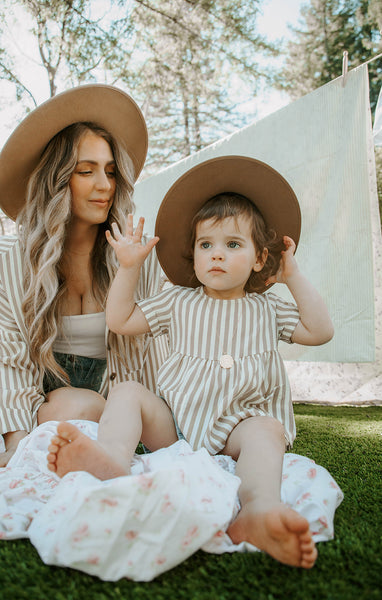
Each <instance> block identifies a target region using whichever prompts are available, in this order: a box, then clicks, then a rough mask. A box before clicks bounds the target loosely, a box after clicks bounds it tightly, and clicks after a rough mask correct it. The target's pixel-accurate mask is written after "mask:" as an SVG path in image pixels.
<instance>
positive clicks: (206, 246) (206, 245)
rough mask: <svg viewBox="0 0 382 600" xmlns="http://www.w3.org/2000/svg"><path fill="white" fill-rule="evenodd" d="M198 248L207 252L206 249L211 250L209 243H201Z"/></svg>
mask: <svg viewBox="0 0 382 600" xmlns="http://www.w3.org/2000/svg"><path fill="white" fill-rule="evenodd" d="M200 247H201V248H203V249H204V250H207V248H211V243H210V242H201V243H200Z"/></svg>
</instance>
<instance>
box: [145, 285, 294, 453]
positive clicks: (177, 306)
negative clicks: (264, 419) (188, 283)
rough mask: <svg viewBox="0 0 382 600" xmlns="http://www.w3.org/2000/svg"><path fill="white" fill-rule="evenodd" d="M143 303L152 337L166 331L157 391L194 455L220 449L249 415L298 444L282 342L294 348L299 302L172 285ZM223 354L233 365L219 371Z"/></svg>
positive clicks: (273, 295) (271, 295) (272, 296)
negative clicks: (272, 421)
mask: <svg viewBox="0 0 382 600" xmlns="http://www.w3.org/2000/svg"><path fill="white" fill-rule="evenodd" d="M138 306H139V307H140V308H141V310H142V311H143V313H144V315H145V317H146V319H147V321H148V323H149V326H150V329H151V333H152V335H153V336H157V335H161V334H163V333H168V336H169V342H170V353H169V357H168V358H167V359H166V360H165V362H164V363H163V365H162V366H161V367H160V369H159V372H158V379H157V394H158V395H159V396H161V397H163V398H165V400H166V402H167V404H168V406H169V407H170V408H171V410H172V411H173V414H174V416H175V419H176V422H177V423H178V425H179V428H180V430H181V431H182V433H183V435H184V436H185V438H186V440H187V441H188V442H189V443H190V445H191V446H192V448H193V449H194V450H197V449H199V448H202V447H204V448H206V449H207V450H208V452H210V454H216V453H218V452H220V451H221V450H222V449H223V448H224V446H225V444H226V440H227V438H228V436H229V434H230V433H231V431H232V430H233V428H234V427H235V426H236V425H237V424H238V423H239V422H240V421H242V420H243V419H246V418H247V417H251V416H271V417H274V418H276V419H278V420H279V421H280V422H281V423H282V424H283V425H284V428H285V435H286V442H287V444H288V445H291V444H292V443H293V440H294V438H295V433H296V430H295V422H294V416H293V407H292V398H291V391H290V385H289V381H288V377H287V374H286V370H285V367H284V363H283V360H282V358H281V356H280V354H279V352H278V349H277V345H278V340H283V341H285V342H288V343H291V336H292V333H293V331H294V329H295V327H296V325H297V323H298V321H299V312H298V309H297V307H296V306H295V305H294V304H292V303H289V302H286V301H285V300H283V299H281V298H279V297H278V296H276V295H275V294H273V293H267V294H256V293H253V294H247V295H246V296H245V297H243V298H238V299H234V300H217V299H214V298H211V297H209V296H207V295H206V294H205V293H204V289H203V287H202V286H201V287H198V288H196V289H193V288H184V287H180V286H174V287H172V288H170V289H166V290H164V291H162V292H160V293H159V294H157V295H155V296H154V297H152V298H147V299H145V300H141V301H140V302H138ZM222 355H229V357H228V358H229V362H230V361H231V358H230V357H232V358H233V361H231V363H233V364H232V366H230V368H223V367H222V366H221V361H220V359H221V357H222ZM223 364H224V361H223Z"/></svg>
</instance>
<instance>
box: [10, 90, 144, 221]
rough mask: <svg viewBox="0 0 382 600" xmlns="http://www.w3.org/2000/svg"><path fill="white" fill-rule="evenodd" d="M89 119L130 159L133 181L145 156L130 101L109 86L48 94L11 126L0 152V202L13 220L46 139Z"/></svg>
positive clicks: (139, 117)
mask: <svg viewBox="0 0 382 600" xmlns="http://www.w3.org/2000/svg"><path fill="white" fill-rule="evenodd" d="M81 121H88V122H93V123H95V124H96V125H98V126H100V127H102V128H103V129H105V130H106V131H108V132H109V133H111V135H112V136H113V137H114V138H115V139H117V140H119V142H120V143H122V145H123V146H124V148H125V149H126V151H127V152H128V154H129V156H130V158H131V159H132V161H133V164H134V169H135V180H136V179H137V178H138V176H139V174H140V172H141V170H142V168H143V165H144V162H145V159H146V154H147V146H148V136H147V128H146V123H145V120H144V117H143V114H142V112H141V110H140V108H139V107H138V105H137V104H136V103H135V101H134V100H133V99H132V98H131V96H129V95H128V94H126V93H125V92H123V91H122V90H120V89H118V88H116V87H114V86H110V85H99V84H91V85H82V86H79V87H76V88H73V89H71V90H68V91H66V92H62V93H61V94H58V95H57V96H54V97H53V98H50V99H49V100H47V101H46V102H44V103H43V104H40V105H39V106H38V107H37V108H36V109H34V110H33V111H32V112H31V113H30V114H29V115H27V116H26V117H25V119H24V120H23V121H22V122H21V123H20V125H18V127H16V129H15V130H14V131H13V133H12V134H11V135H10V137H9V138H8V140H7V142H6V143H5V145H4V147H3V149H2V151H1V153H0V206H1V208H2V210H3V211H4V212H5V213H6V214H7V215H8V216H9V217H10V218H11V219H15V218H16V217H17V214H18V213H19V211H20V210H21V208H22V207H23V205H24V203H25V191H26V186H27V183H28V179H29V177H30V175H31V173H32V171H33V170H34V168H35V167H36V166H37V164H38V161H39V160H40V157H41V154H42V152H43V150H44V148H45V147H46V145H47V143H48V142H49V140H51V139H52V137H53V136H55V135H56V134H57V133H58V132H59V131H61V130H62V129H64V128H65V127H68V126H69V125H71V124H73V123H77V122H81Z"/></svg>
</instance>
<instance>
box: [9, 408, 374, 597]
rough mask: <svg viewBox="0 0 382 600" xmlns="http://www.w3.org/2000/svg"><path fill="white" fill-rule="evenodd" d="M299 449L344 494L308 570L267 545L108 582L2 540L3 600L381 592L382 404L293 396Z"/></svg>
mask: <svg viewBox="0 0 382 600" xmlns="http://www.w3.org/2000/svg"><path fill="white" fill-rule="evenodd" d="M295 414H296V421H297V440H296V442H295V445H294V448H293V452H295V453H298V454H304V455H305V456H309V457H310V458H313V459H314V460H315V461H316V462H317V463H318V464H320V465H322V466H324V467H325V468H326V469H328V471H329V472H330V473H331V474H332V475H333V477H334V478H335V479H336V481H337V483H338V484H339V485H340V487H341V488H342V490H343V492H344V494H345V499H344V501H343V502H342V504H341V505H340V507H339V508H338V509H337V512H336V517H335V539H334V540H332V541H330V542H322V543H319V544H318V550H319V558H318V560H317V563H316V565H315V567H314V568H313V569H312V570H310V571H304V570H300V569H293V568H289V567H286V566H284V565H281V564H279V563H277V562H276V561H274V560H273V559H271V558H270V557H268V556H266V555H265V554H262V553H253V554H250V553H248V554H239V553H236V554H223V555H211V554H206V553H204V552H202V551H200V552H198V553H196V554H195V555H194V556H192V557H191V558H189V559H188V560H187V561H186V562H184V563H183V564H181V565H179V566H178V567H176V568H175V569H173V570H172V571H169V572H167V573H164V574H163V575H161V576H160V577H158V578H157V579H155V580H154V581H152V582H149V583H137V582H134V581H127V580H121V581H119V582H117V583H109V582H104V581H101V580H99V579H96V578H94V577H91V576H89V575H85V574H84V573H81V572H79V571H74V570H72V569H66V568H58V567H50V566H47V565H44V564H43V563H42V562H41V560H40V558H39V556H38V554H37V552H36V550H35V549H34V547H33V546H32V545H31V544H30V543H29V542H28V541H27V540H15V541H2V542H0V599H1V600H19V599H24V598H25V600H37V599H47V600H48V599H49V600H77V599H78V600H79V599H81V600H82V599H84V600H85V598H86V599H87V600H93V599H94V600H106V599H111V600H117V599H126V600H127V599H130V598H134V599H137V600H145V599H150V600H178V599H184V600H228V599H229V600H231V599H235V600H236V599H248V600H249V599H250V600H276V599H277V600H279V599H280V600H281V599H282V600H284V599H288V600H289V599H290V600H316V599H317V600H351V599H353V598H354V599H357V600H377V599H382V544H381V534H382V407H365V408H352V407H326V406H312V405H299V404H297V405H295Z"/></svg>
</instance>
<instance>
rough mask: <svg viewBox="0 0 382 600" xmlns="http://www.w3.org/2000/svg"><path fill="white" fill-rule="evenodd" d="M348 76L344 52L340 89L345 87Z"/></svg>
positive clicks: (345, 51) (345, 52) (346, 55)
mask: <svg viewBox="0 0 382 600" xmlns="http://www.w3.org/2000/svg"><path fill="white" fill-rule="evenodd" d="M347 74H348V51H347V50H344V53H343V55H342V87H345V85H346V76H347Z"/></svg>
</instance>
